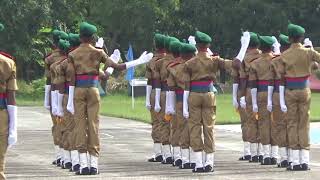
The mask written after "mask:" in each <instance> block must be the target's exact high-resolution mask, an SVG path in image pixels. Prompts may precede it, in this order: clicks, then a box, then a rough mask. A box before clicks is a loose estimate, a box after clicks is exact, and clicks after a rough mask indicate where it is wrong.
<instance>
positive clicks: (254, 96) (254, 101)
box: [251, 88, 258, 113]
mask: <svg viewBox="0 0 320 180" xmlns="http://www.w3.org/2000/svg"><path fill="white" fill-rule="evenodd" d="M257 92H258V90H257V88H253V89H251V97H252V111H253V112H255V113H256V112H258V104H257Z"/></svg>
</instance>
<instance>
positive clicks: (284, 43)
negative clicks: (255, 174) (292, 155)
mask: <svg viewBox="0 0 320 180" xmlns="http://www.w3.org/2000/svg"><path fill="white" fill-rule="evenodd" d="M279 39H280V44H281V52H284V51H285V50H287V49H288V48H289V47H290V42H289V37H288V36H286V35H283V34H280V36H279ZM280 72H283V66H282V62H281V61H280V55H277V56H275V57H274V58H273V59H272V61H271V74H272V79H270V83H271V84H270V85H273V88H271V89H272V91H273V95H271V97H269V96H270V95H269V94H268V98H270V100H271V102H272V103H271V104H272V107H271V108H270V107H268V108H270V109H268V110H269V111H272V118H271V145H272V147H275V146H278V147H279V153H280V159H279V160H278V167H287V166H288V151H287V122H286V119H285V114H284V113H283V112H282V111H281V108H280V101H279V85H280V81H281V76H282V75H281V74H280ZM268 90H270V87H269V88H268ZM273 149H277V148H273ZM272 152H273V150H272ZM272 161H275V159H274V158H272Z"/></svg>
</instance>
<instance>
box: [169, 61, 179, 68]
mask: <svg viewBox="0 0 320 180" xmlns="http://www.w3.org/2000/svg"><path fill="white" fill-rule="evenodd" d="M178 64H181V62H172V63H169V64H168V67H174V66H176V65H178Z"/></svg>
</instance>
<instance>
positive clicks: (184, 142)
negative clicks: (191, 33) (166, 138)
mask: <svg viewBox="0 0 320 180" xmlns="http://www.w3.org/2000/svg"><path fill="white" fill-rule="evenodd" d="M196 51H197V49H196V47H195V46H194V45H191V44H186V43H183V44H182V45H181V48H180V55H181V58H179V59H177V60H176V61H174V62H173V63H171V64H170V65H169V67H168V70H169V73H170V74H169V78H168V80H167V83H168V86H169V89H170V91H172V92H174V93H175V97H176V103H175V117H174V119H173V120H172V121H175V123H174V122H172V126H176V127H177V129H176V133H173V137H172V141H171V143H172V146H173V148H175V146H174V141H176V140H177V141H178V143H179V147H178V148H181V160H179V159H178V160H176V159H175V162H174V163H175V165H178V164H179V168H180V169H190V168H192V167H193V168H194V167H195V165H192V164H191V163H190V150H189V148H190V137H189V127H188V121H187V120H186V119H185V118H184V117H183V88H184V87H185V71H184V64H185V62H186V61H188V60H189V59H191V58H192V57H194V56H195V53H196ZM174 124H176V125H174ZM174 139H176V140H174ZM174 151H175V150H174ZM177 161H180V162H177Z"/></svg>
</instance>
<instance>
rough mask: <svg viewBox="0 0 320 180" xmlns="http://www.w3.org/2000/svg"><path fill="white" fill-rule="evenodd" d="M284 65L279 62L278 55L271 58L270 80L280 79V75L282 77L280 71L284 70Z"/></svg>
mask: <svg viewBox="0 0 320 180" xmlns="http://www.w3.org/2000/svg"><path fill="white" fill-rule="evenodd" d="M283 68H284V66H283V63H282V62H281V58H280V56H276V57H274V58H273V59H272V61H271V74H272V77H271V79H270V80H271V81H272V80H280V79H281V77H282V74H281V72H283V71H284V69H283Z"/></svg>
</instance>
